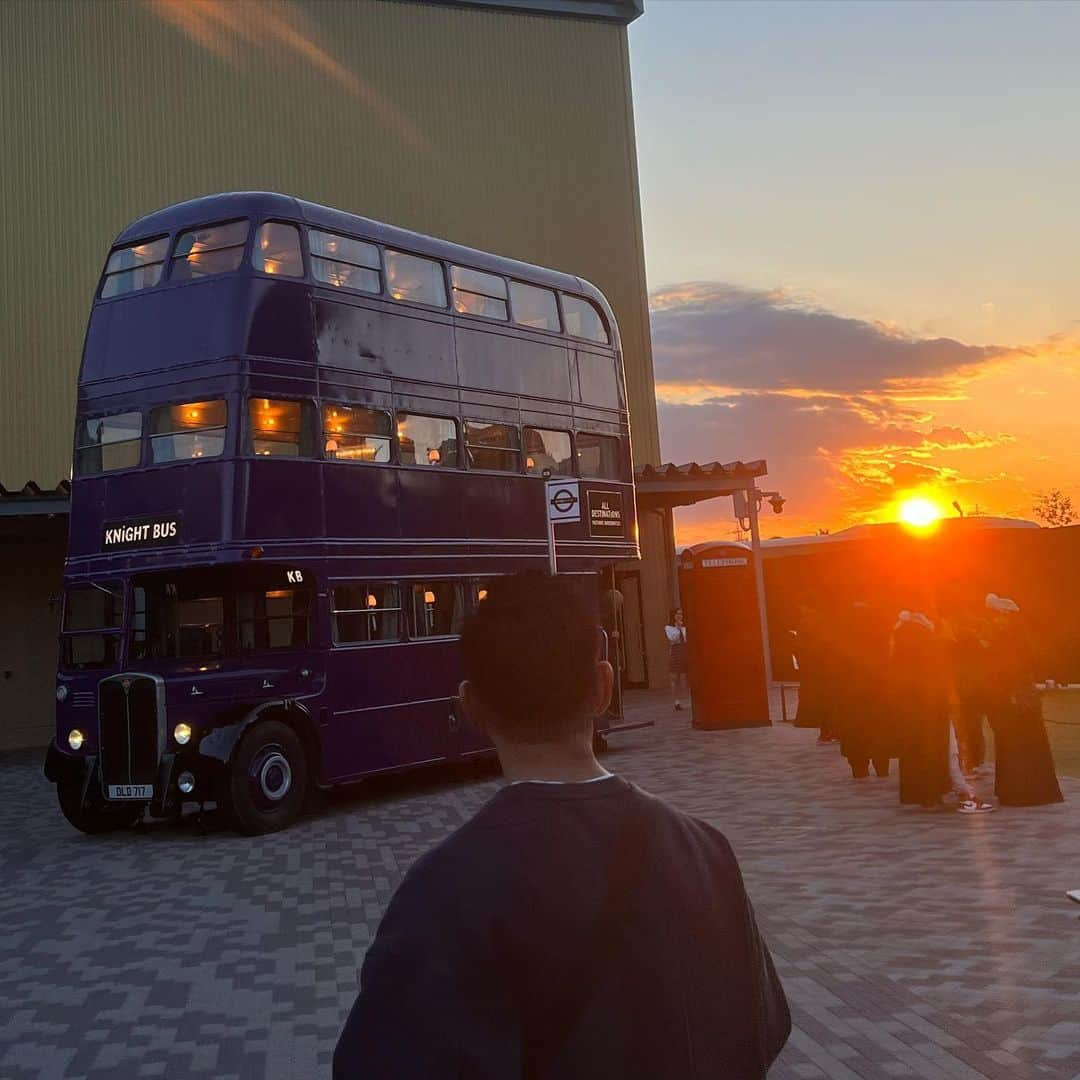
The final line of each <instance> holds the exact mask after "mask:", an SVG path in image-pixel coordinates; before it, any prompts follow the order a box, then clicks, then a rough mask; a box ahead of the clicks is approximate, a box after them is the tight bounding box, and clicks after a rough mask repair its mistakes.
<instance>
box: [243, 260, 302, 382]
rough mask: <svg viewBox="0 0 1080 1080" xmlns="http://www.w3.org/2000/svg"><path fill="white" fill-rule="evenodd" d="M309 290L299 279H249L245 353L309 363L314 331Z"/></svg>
mask: <svg viewBox="0 0 1080 1080" xmlns="http://www.w3.org/2000/svg"><path fill="white" fill-rule="evenodd" d="M308 297H309V290H308V288H307V287H306V286H305V285H304V284H303V283H300V282H286V281H266V280H265V279H263V278H255V279H254V280H253V281H252V283H251V298H250V303H251V312H252V313H251V317H250V321H249V326H250V330H249V333H248V339H247V348H246V349H245V350H244V352H245V353H246V354H247V355H248V356H272V357H275V358H276V359H281V360H301V361H306V362H307V363H311V361H312V358H313V357H312V351H313V338H314V333H313V330H312V325H311V303H310V301H309V298H308Z"/></svg>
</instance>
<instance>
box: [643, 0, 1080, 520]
mask: <svg viewBox="0 0 1080 1080" xmlns="http://www.w3.org/2000/svg"><path fill="white" fill-rule="evenodd" d="M630 41H631V62H632V71H633V82H634V99H635V113H636V121H637V141H638V156H639V168H640V176H641V194H642V211H643V220H644V228H645V243H646V255H647V269H648V276H649V284H650V289H651V290H652V291H653V292H654V293H656V294H661V295H662V296H663V297H664V300H663V303H662V305H661V306H662V308H663V311H662V314H661V316H660V322H661V325H660V327H659V337H660V338H661V339H662V340H661V341H660V342H659V344H658V345H657V348H656V352H657V357H656V359H657V379H658V383H660V384H661V385H660V396H661V424H662V429H663V430H664V432H665V433H666V435H667V439H666V443H667V444H670V445H671V452H669V453H668V454H667V456H669V457H675V456H678V454H682V455H688V456H693V457H698V458H699V459H705V460H707V459H710V458H712V457H716V456H723V455H724V454H727V455H728V456H729V457H736V456H742V457H754V456H759V454H760V455H761V456H767V457H769V459H770V465H773V464H774V462H775V466H776V467H775V468H774V469H773V470H772V473H773V476H774V478H775V477H776V474H777V469H779V471H780V474H781V477H780V478H781V479H784V478H785V475H786V478H787V480H788V481H789V482H790V483H792V484H798V485H813V488H814V499H813V500H812V501H813V504H814V505H813V507H812V508H811V506H810V501H808V500H805V501H804V508H805V509H806V511H807V517H806V520H805V522H804V524H806V525H807V526H809V525H811V524H814V523H815V522H818V523H820V524H828V525H830V526H833V527H835V526H836V525H839V524H844V523H850V522H853V521H856V520H867V519H874V518H880V517H881V516H882V514H883V513H885V512H886V509H887V507H889V506H890V505H892V504H893V503H894V502H895V499H896V498H897V497H901V496H903V495H904V494H906V489H905V490H901V489H902V487H903V485H900V484H896V483H892V481H891V477H892V476H893V474H892V473H891V472H890V469H891V468H892V466H893V465H896V464H901V465H903V466H905V468H903V469H901V471H900V473H899V474H898V475H899V476H901V477H902V478H903V479H905V480H908V479H911V478H912V477H913V475H914V474H913V473H912V472H911V470H910V469H907V468H906V466H909V465H919V466H920V467H922V468H924V469H926V470H929V471H928V472H925V473H924V479H925V480H926V484H927V485H928V486H929V487H931V488H933V489H934V493H936V494H937V495H938V496H939V497H940V498H941V499H944V500H945V503H946V505H947V504H948V502H949V501H951V498H952V497H959V498H961V500H962V501H964V502H967V503H974V502H978V503H979V504H980V505H981V506H987V505H988V506H989V509H991V510H992V511H994V512H1000V513H1009V514H1017V515H1023V514H1025V513H1027V512H1029V511H1030V502H1031V500H1032V496H1033V493H1035V492H1037V491H1038V490H1041V489H1044V488H1045V487H1047V486H1048V485H1050V484H1052V483H1054V484H1058V485H1059V486H1063V487H1066V488H1067V489H1071V490H1075V489H1076V488H1077V487H1080V457H1078V455H1077V454H1076V452H1075V451H1070V450H1069V449H1068V446H1067V445H1065V442H1066V437H1067V435H1068V432H1069V429H1070V424H1071V407H1070V409H1069V410H1066V409H1065V407H1064V404H1063V400H1064V397H1063V396H1065V397H1071V398H1072V401H1073V402H1075V401H1076V400H1077V398H1076V396H1075V395H1076V394H1077V392H1078V391H1080V385H1078V380H1077V372H1076V368H1077V363H1076V355H1077V352H1076V349H1075V348H1074V343H1075V342H1074V339H1075V337H1076V333H1077V328H1078V321H1077V320H1078V319H1080V303H1078V300H1080V296H1078V293H1080V285H1078V279H1077V274H1076V266H1077V262H1078V257H1080V213H1078V212H1077V199H1078V192H1080V139H1078V138H1077V135H1078V134H1080V132H1078V128H1080V120H1078V119H1077V108H1076V106H1077V103H1080V63H1077V61H1076V51H1077V50H1076V43H1077V42H1078V41H1080V4H1064V3H1062V4H1038V3H1027V4H1020V3H1016V4H1001V3H987V2H983V3H959V2H954V3H913V2H907V3H900V4H894V3H862V2H860V3H855V2H848V3H840V2H833V3H781V4H774V3H752V4H744V3H720V2H716V3H713V2H709V0H705V2H693V0H688V2H684V0H646V12H645V15H644V17H643V18H641V19H639V20H638V21H637V22H635V23H634V24H633V25H632V27H631V30H630ZM687 283H699V284H701V283H704V284H705V285H706V286H709V285H711V286H713V287H712V288H711V289H710V288H708V287H706V288H705V291H702V289H701V288H699V289H698V290H697V291H695V292H693V293H692V294H688V293H686V292H685V291H680V290H679V289H678V288H673V287H675V286H684V285H686V284H687ZM716 285H720V286H722V288H721V289H720V290H719V291H718V290H717V289H716V288H715V286H716ZM688 297H689V299H687V298H688ZM680 298H683V299H687V303H689V304H691V305H692V308H693V310H692V311H690V312H689V315H688V317H687V318H686V319H685V320H683V321H681V322H679V323H678V325H679V327H680V330H679V332H678V333H676V334H673V320H678V319H679V318H680V316H681V314H682V310H683V309H682V308H681V307H680ZM703 304H705V305H709V304H711V305H713V307H712V308H711V309H709V311H708V312H706V314H708V316H709V317H708V318H704V317H703V313H702V305H703ZM717 305H718V306H717ZM688 311H689V309H688ZM756 314H760V316H761V320H760V321H758V322H755V315H756ZM778 315H782V316H783V317H782V318H778ZM736 317H737V320H738V323H737V327H738V330H739V332H740V333H741V334H743V335H744V337H745V336H746V335H748V334H749V337H748V338H746V340H749V341H750V342H751V343H752V345H753V348H754V349H755V350H756V352H755V353H754V355H755V356H757V357H758V358H759V359H760V358H765V360H767V363H768V365H769V370H770V372H771V374H770V378H769V380H768V382H769V386H770V387H771V388H772V389H769V388H765V389H763V388H762V385H761V380H760V379H753V378H749V379H748V378H747V377H746V373H747V371H748V369H749V367H750V366H752V363H753V361H751V360H749V359H748V358H747V357H746V356H744V357H743V358H742V359H741V362H740V363H739V364H738V365H734V366H733V363H732V356H731V349H730V348H728V349H725V348H723V347H722V344H723V343H722V342H720V341H719V340H718V336H725V335H728V334H730V333H731V332H732V329H733V319H735V318H736ZM845 320H846V321H845ZM690 322H694V323H695V324H696V325H697V326H698V327H707V332H708V335H709V336H708V337H707V338H705V339H703V341H702V342H700V343H699V347H697V348H695V349H694V350H692V351H693V354H694V356H695V363H694V364H693V365H691V366H692V368H693V373H692V374H690V375H688V374H687V372H688V370H689V368H688V366H687V363H686V357H687V344H686V337H687V329H688V326H689V323H690ZM781 324H783V327H784V332H783V334H782V335H781V336H779V337H777V336H776V334H775V333H774V331H775V330H776V329H777V327H779V326H780V325H781ZM759 330H760V333H758V331H759ZM838 331H842V332H840V333H839V335H838ZM848 331H850V332H848ZM820 333H825V334H827V335H829V336H828V337H827V339H825V341H824V342H822V341H821V340H819V339H818V338H817V337H815V335H818V334H820ZM801 334H805V335H808V336H807V337H806V338H805V339H804V338H801V337H800V335H801ZM656 336H657V334H656V316H654V337H656ZM674 339H677V340H678V341H679V342H680V346H679V349H680V351H679V352H678V354H677V355H675V354H673V353H672V352H671V348H670V346H669V344H666V343H669V342H670V341H672V340H674ZM897 340H901V341H903V343H904V345H905V348H903V349H895V348H890V347H888V346H889V345H890V344H895V342H896V341H897ZM804 341H805V347H804V346H803V342H804ZM834 344H835V347H837V348H844V347H850V349H851V350H852V352H851V354H850V355H848V356H846V357H836V358H834V359H835V362H832V360H830V361H824V360H822V359H821V357H822V351H823V349H825V348H831V347H833V345H834ZM713 345H716V346H717V348H716V356H715V362H713V363H712V365H711V367H710V360H709V349H710V347H711V346H713ZM808 356H809V357H813V358H815V359H813V360H812V361H808V360H807V359H806V357H808ZM942 356H954V357H955V358H956V361H957V362H956V364H955V366H953V367H950V366H949V365H945V366H942V365H941V364H940V362H939V361H940V358H941V357H942ZM935 358H936V359H935ZM823 368H824V369H827V371H828V373H829V376H828V379H826V380H825V383H823V382H822V379H821V378H820V377H819V375H820V372H821V370H822V369H823ZM838 372H846V373H847V375H846V376H845V377H846V378H847V380H848V381H847V382H846V383H844V382H843V379H841V382H840V383H838V382H837V381H836V380H837V378H839V375H838V374H837V373H838ZM830 380H831V381H830ZM778 386H779V387H780V389H781V390H782V397H784V398H786V399H787V404H788V405H789V407H790V408H791V409H793V410H798V412H797V413H795V414H794V416H793V417H791V416H785V414H784V410H783V409H782V408H780V409H778V406H782V405H783V404H784V401H782V400H778V398H777V396H776V387H778ZM718 390H719V392H718ZM822 393H825V394H826V396H825V397H822V396H821V394H822ZM860 395H861V398H862V404H861V405H859V404H857V405H856V411H857V412H858V414H859V417H860V425H857V426H858V427H859V434H858V435H857V436H851V433H850V432H849V433H848V435H849V437H855V438H856V442H855V443H854V444H847V443H845V442H844V437H842V436H840V435H839V434H837V433H838V432H840V431H841V430H846V428H845V427H844V423H843V422H842V418H840V417H838V416H837V414H836V413H835V411H834V410H835V409H844V410H847V409H848V408H849V406H850V405H851V402H852V401H855V400H857V399H859V398H860ZM867 395H869V397H867ZM811 397H812V398H813V402H812V405H810V406H808V405H807V404H806V402H807V401H808V400H809V399H810V398H811ZM912 399H914V400H912ZM870 401H872V402H873V403H874V408H875V409H876V410H877V412H876V413H873V412H872V411H867V410H866V408H865V406H866V405H867V403H868V402H870ZM665 403H666V404H665ZM676 406H677V407H676ZM687 410H690V411H689V413H688V412H687ZM695 410H696V411H695ZM739 410H742V412H741V414H740V418H739V422H738V423H735V415H734V414H736V413H739ZM766 414H767V415H766ZM718 417H719V419H718ZM815 417H816V418H817V420H818V423H819V430H818V432H817V434H816V435H815V433H814V431H813V430H812V429H813V424H812V423H811V424H810V425H809V428H810V429H809V430H807V431H806V432H805V433H804V434H805V437H804V438H803V439H802V440H801V441H800V442H799V443H798V445H795V444H794V443H792V441H791V439H790V438H789V437H787V436H788V431H789V427H790V426H791V423H792V422H794V423H795V424H796V426H798V424H802V423H804V422H805V421H807V420H808V419H809V420H810V421H813V420H814V418H815ZM847 419H850V416H848V417H847ZM943 427H948V428H950V429H955V430H958V431H962V432H964V433H965V434H966V435H967V439H966V441H965V442H964V444H963V452H961V447H960V446H959V445H955V444H954V445H952V446H951V448H949V449H944V450H943V449H941V448H939V447H937V444H933V445H930V446H928V447H923V448H922V449H921V450H920V451H919V455H921V456H917V457H916V458H912V457H911V456H910V454H909V453H908V452H907V451H906V450H905V452H904V454H903V455H901V457H902V460H893V458H890V454H893V449H891V448H894V447H895V446H896V445H897V444H898V443H899V444H902V445H905V446H910V445H912V444H914V442H917V441H918V439H919V438H920V437H923V436H926V435H928V434H929V433H930V432H932V431H934V430H936V429H941V428H943ZM698 428H700V429H702V430H703V431H707V432H708V435H707V436H702V439H701V445H698V444H697V443H695V442H694V436H693V434H692V433H693V431H694V430H696V429H698ZM875 432H876V434H875ZM897 432H899V433H900V434H899V435H897ZM728 436H730V437H728ZM875 439H876V442H875ZM736 440H738V443H737V442H736ZM750 443H753V444H754V445H749V444H750ZM875 447H880V448H883V449H882V455H881V456H880V459H879V460H877V463H876V465H875V468H876V469H877V472H876V473H875V482H874V483H873V484H871V485H869V487H867V485H866V484H865V483H863V481H865V479H866V478H865V476H863V477H861V478H860V474H859V470H858V469H854V470H853V469H852V466H851V460H850V454H851V453H855V454H856V456H857V457H859V458H860V460H863V461H865V460H866V459H867V457H873V452H874V448H875ZM667 449H668V447H667V445H666V446H665V450H666V451H667ZM676 450H677V451H678V454H676V453H675V451H676ZM713 450H715V451H716V452H715V453H714V452H711V451H713ZM683 459H684V460H685V456H684V458H683ZM871 471H873V470H871ZM829 499H831V500H832V501H831V502H830V501H829ZM795 501H796V503H797V502H798V500H795ZM714 512H715V511H711V510H710V511H705V510H704V509H703V510H702V511H699V516H700V515H701V514H705V513H714Z"/></svg>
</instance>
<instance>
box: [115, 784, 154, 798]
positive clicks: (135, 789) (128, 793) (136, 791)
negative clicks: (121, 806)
mask: <svg viewBox="0 0 1080 1080" xmlns="http://www.w3.org/2000/svg"><path fill="white" fill-rule="evenodd" d="M153 797H154V785H153V784H110V785H109V798H110V799H152V798H153Z"/></svg>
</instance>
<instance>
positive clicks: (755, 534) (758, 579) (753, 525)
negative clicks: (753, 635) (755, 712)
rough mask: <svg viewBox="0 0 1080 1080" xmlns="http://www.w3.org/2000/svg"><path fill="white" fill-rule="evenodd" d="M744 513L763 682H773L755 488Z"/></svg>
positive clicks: (747, 500)
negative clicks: (750, 558) (756, 609)
mask: <svg viewBox="0 0 1080 1080" xmlns="http://www.w3.org/2000/svg"><path fill="white" fill-rule="evenodd" d="M746 496H747V497H746V504H747V505H746V512H747V516H748V517H749V518H750V547H751V548H752V549H753V553H754V582H755V584H756V585H757V602H758V621H759V622H760V623H761V651H762V654H763V656H764V659H765V680H766V683H767V684H770V685H771V683H772V681H773V670H772V649H771V648H770V647H769V613H768V610H767V608H766V606H765V567H764V565H763V564H762V559H761V530H760V529H759V528H758V502H757V488H756V487H751V488H750V489H749V490H748V491H747V493H746Z"/></svg>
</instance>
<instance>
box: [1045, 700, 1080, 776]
mask: <svg viewBox="0 0 1080 1080" xmlns="http://www.w3.org/2000/svg"><path fill="white" fill-rule="evenodd" d="M1042 700H1043V717H1044V718H1045V719H1046V730H1047V731H1048V732H1049V734H1050V746H1051V749H1052V750H1053V751H1054V765H1055V766H1056V767H1057V772H1058V775H1059V776H1076V777H1080V690H1047V691H1046V693H1044V694H1043V696H1042Z"/></svg>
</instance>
